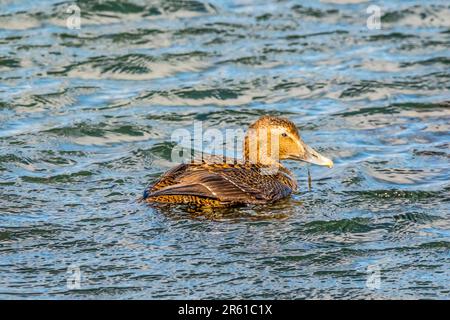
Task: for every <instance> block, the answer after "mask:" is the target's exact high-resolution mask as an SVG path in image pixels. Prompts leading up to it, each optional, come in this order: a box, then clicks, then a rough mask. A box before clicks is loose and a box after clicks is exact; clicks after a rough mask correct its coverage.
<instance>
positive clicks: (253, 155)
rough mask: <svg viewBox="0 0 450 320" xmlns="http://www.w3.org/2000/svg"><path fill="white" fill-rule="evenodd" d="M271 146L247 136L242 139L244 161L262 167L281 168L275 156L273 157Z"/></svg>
mask: <svg viewBox="0 0 450 320" xmlns="http://www.w3.org/2000/svg"><path fill="white" fill-rule="evenodd" d="M272 153H275V152H272V150H271V145H270V144H268V143H265V144H263V143H260V141H259V139H251V138H250V137H249V135H248V134H247V135H246V136H245V139H244V161H245V162H247V163H253V164H258V165H264V166H275V167H282V165H281V163H280V162H279V159H278V158H277V156H278V152H277V154H276V155H273V154H272Z"/></svg>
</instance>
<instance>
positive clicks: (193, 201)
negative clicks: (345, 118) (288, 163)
mask: <svg viewBox="0 0 450 320" xmlns="http://www.w3.org/2000/svg"><path fill="white" fill-rule="evenodd" d="M243 144H244V145H243V159H235V158H228V157H220V156H212V155H211V156H206V155H205V156H202V157H201V159H200V160H199V159H193V160H191V161H190V162H188V163H181V164H179V165H177V166H175V167H173V168H172V169H170V170H169V171H167V172H166V173H164V174H163V175H162V176H161V177H160V178H159V179H158V180H157V181H156V182H155V183H153V184H151V185H150V186H148V187H147V188H146V189H145V191H144V194H143V197H142V200H144V201H145V202H147V203H170V204H185V205H194V206H202V207H230V206H239V205H267V204H270V203H274V202H276V201H278V200H281V199H283V198H286V197H289V196H290V195H291V194H292V192H294V191H296V190H297V182H296V179H295V177H294V175H293V173H292V172H291V171H290V170H289V169H287V168H286V167H285V166H284V165H283V164H282V163H281V161H284V160H295V161H303V162H308V163H312V164H315V165H320V166H327V167H329V168H332V167H333V161H332V160H331V159H329V158H327V157H325V156H323V155H321V154H320V153H319V152H317V151H316V150H314V149H313V148H311V147H310V146H308V145H307V144H306V143H305V142H304V141H303V139H302V138H301V136H300V134H299V130H298V129H297V127H296V125H295V124H294V123H293V122H292V121H291V120H289V119H287V118H283V117H277V116H268V115H266V116H262V117H260V118H259V119H257V120H256V121H255V122H253V123H252V124H251V125H250V126H249V129H248V130H247V132H246V134H245V137H244V141H243Z"/></svg>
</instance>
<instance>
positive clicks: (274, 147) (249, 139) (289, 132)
mask: <svg viewBox="0 0 450 320" xmlns="http://www.w3.org/2000/svg"><path fill="white" fill-rule="evenodd" d="M244 157H245V160H246V161H251V162H253V163H261V164H267V165H272V164H275V163H278V162H279V161H280V160H288V159H290V160H298V161H305V162H309V163H313V164H316V165H320V166H327V167H329V168H331V167H332V166H333V161H331V160H330V159H328V158H326V157H324V156H323V155H321V154H320V153H318V152H317V151H315V150H314V149H313V148H311V147H310V146H308V145H307V144H306V143H304V142H303V140H302V138H301V137H300V134H299V133H298V129H297V127H296V126H295V124H294V123H293V122H292V121H290V120H288V119H286V118H279V117H274V116H263V117H261V118H259V119H258V120H257V121H255V122H254V123H253V124H252V125H250V127H249V130H248V132H247V134H246V136H245V140H244Z"/></svg>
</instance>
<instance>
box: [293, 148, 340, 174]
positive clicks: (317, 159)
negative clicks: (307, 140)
mask: <svg viewBox="0 0 450 320" xmlns="http://www.w3.org/2000/svg"><path fill="white" fill-rule="evenodd" d="M303 148H304V149H305V154H304V155H302V157H292V159H293V160H300V161H305V162H308V163H312V164H316V165H318V166H326V167H328V168H332V167H333V161H332V160H331V159H329V158H327V157H325V156H323V155H321V154H320V153H318V152H317V151H316V150H314V149H313V148H311V147H310V146H308V145H306V144H304V145H303Z"/></svg>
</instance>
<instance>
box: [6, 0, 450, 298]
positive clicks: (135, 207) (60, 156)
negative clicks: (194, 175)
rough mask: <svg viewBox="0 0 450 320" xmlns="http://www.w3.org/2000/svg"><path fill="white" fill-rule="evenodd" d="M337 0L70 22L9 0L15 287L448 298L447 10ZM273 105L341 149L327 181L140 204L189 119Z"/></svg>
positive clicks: (438, 5)
mask: <svg viewBox="0 0 450 320" xmlns="http://www.w3.org/2000/svg"><path fill="white" fill-rule="evenodd" d="M331 2H338V1H330V3H325V2H309V1H308V2H306V1H305V2H301V1H250V0H240V1H238V0H235V1H219V0H211V1H210V2H206V1H196V0H190V1H175V0H173V1H172V0H171V1H167V0H166V1H152V2H147V3H146V2H139V1H136V2H125V1H121V2H113V1H98V0H97V1H78V2H77V4H78V6H79V7H80V9H81V18H82V20H81V23H82V25H81V29H80V30H70V29H68V28H67V27H66V18H67V17H68V14H67V13H66V9H67V7H68V6H69V4H71V2H58V1H2V2H1V3H0V9H1V10H0V298H2V299H10V298H63V299H65V298H89V299H92V298H114V299H131V298H139V299H143V298H154V299H160V298H277V299H283V298H338V299H348V298H389V299H391V298H408V299H410V298H445V299H448V298H449V296H450V285H449V279H450V271H449V270H450V222H449V217H450V213H449V208H450V204H449V201H450V185H449V178H450V173H449V167H450V166H449V158H450V154H449V145H450V138H449V130H450V102H449V101H450V93H449V89H450V70H449V62H450V6H449V4H448V2H447V1H426V2H422V1H396V2H394V1H386V2H384V1H378V2H377V3H376V4H377V5H380V6H381V8H382V19H381V21H382V29H381V30H369V29H368V28H367V26H366V20H367V18H368V16H369V14H367V13H366V9H367V7H368V6H369V4H370V3H369V2H366V3H364V2H362V3H354V4H351V3H350V4H345V3H343V2H344V1H339V2H341V3H331ZM353 2H355V1H353ZM264 114H273V115H284V116H287V117H289V118H290V119H292V120H293V121H294V122H295V123H296V124H297V125H298V126H299V127H300V128H301V133H302V136H303V138H304V140H305V141H306V142H308V143H309V144H311V145H312V146H314V147H315V148H317V149H318V150H320V151H321V152H323V154H325V155H327V156H330V157H331V158H333V159H334V161H335V167H334V168H333V169H331V170H328V169H326V168H325V169H324V168H319V167H311V173H312V177H313V189H312V191H308V189H307V176H306V167H305V166H304V165H302V164H300V163H295V162H292V163H287V164H286V165H287V166H288V167H289V168H290V169H292V171H294V172H295V174H296V176H297V177H298V180H299V185H300V187H301V189H300V192H298V193H297V194H295V195H294V196H293V197H292V198H291V199H288V200H286V201H282V202H280V203H277V204H275V205H272V206H267V207H259V208H240V209H235V210H230V211H229V212H226V214H220V215H218V214H217V215H209V214H206V215H205V214H204V215H202V214H198V213H192V212H187V211H186V210H184V209H182V208H179V209H170V210H168V209H154V208H151V207H149V206H147V205H145V204H143V203H138V202H137V201H136V199H138V197H140V196H141V194H142V191H143V190H144V188H145V187H146V185H147V184H148V183H150V182H152V181H154V180H155V179H157V177H158V176H159V175H160V174H162V173H163V172H164V171H166V170H167V169H168V168H170V167H171V166H172V165H173V164H172V163H171V162H170V154H171V150H172V146H173V144H172V143H171V139H170V137H171V133H172V132H173V131H174V130H176V129H179V128H186V129H189V130H190V129H191V128H192V126H193V121H194V120H195V121H203V125H204V127H205V129H207V128H217V129H220V130H225V129H227V128H230V127H233V128H237V127H242V128H246V127H247V125H248V124H249V123H250V122H252V121H254V120H255V119H256V118H258V117H259V116H260V115H264ZM70 266H75V267H76V268H79V270H80V272H81V281H80V286H79V287H71V286H67V280H68V278H70V276H71V275H72V274H71V273H70V272H69V273H68V272H67V271H68V268H69V267H70ZM70 270H72V269H70V268H69V271H70ZM374 270H375V271H374ZM374 279H375V280H374ZM377 281H378V282H377ZM374 283H375V285H374Z"/></svg>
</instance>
